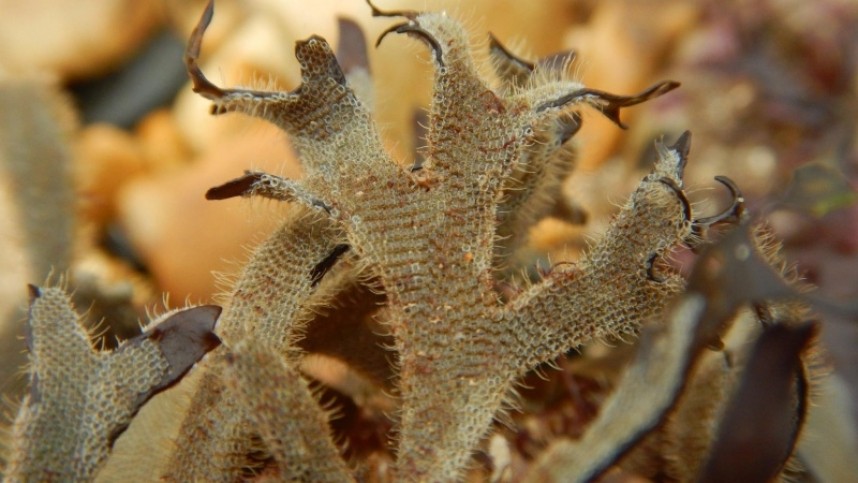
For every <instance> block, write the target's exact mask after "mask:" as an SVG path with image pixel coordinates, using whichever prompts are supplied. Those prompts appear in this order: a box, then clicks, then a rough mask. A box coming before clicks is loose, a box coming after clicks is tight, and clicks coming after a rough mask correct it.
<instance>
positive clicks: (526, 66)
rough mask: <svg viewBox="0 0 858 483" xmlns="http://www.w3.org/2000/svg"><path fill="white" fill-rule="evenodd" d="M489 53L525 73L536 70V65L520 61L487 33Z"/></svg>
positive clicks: (520, 59)
mask: <svg viewBox="0 0 858 483" xmlns="http://www.w3.org/2000/svg"><path fill="white" fill-rule="evenodd" d="M489 53H490V54H491V55H493V56H497V57H499V58H501V59H504V60H506V61H508V62H510V63H512V64H514V65H515V66H516V67H518V68H519V69H522V70H524V71H527V72H528V73H530V72H533V70H534V69H535V68H536V65H534V63H533V62H530V61H528V60H526V59H522V58H521V57H519V56H517V55H515V54H513V53H512V52H511V51H510V50H509V49H507V48H506V46H504V45H503V44H502V43H501V42H500V40H498V38H497V37H495V35H494V34H493V33H491V32H489Z"/></svg>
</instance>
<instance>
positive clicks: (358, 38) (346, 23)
mask: <svg viewBox="0 0 858 483" xmlns="http://www.w3.org/2000/svg"><path fill="white" fill-rule="evenodd" d="M337 26H338V27H339V31H340V41H339V43H338V44H337V60H338V61H339V63H340V67H341V68H342V70H343V72H345V73H346V74H350V73H351V72H353V71H355V70H359V69H363V70H365V71H367V72H369V57H367V52H366V37H365V36H364V34H363V29H361V28H360V25H358V24H357V23H355V22H354V21H352V20H349V19H347V18H342V17H341V18H339V19H338V22H337Z"/></svg>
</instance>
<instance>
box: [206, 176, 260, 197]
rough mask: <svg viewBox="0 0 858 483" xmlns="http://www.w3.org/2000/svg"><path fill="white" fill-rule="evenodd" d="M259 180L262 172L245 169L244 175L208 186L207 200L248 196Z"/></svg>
mask: <svg viewBox="0 0 858 483" xmlns="http://www.w3.org/2000/svg"><path fill="white" fill-rule="evenodd" d="M260 180H262V173H254V172H250V171H246V172H245V174H244V176H242V177H240V178H236V179H234V180H231V181H227V182H226V183H224V184H222V185H220V186H215V187H214V188H209V190H208V191H206V199H207V200H226V199H230V198H235V197H239V196H248V195H250V194H251V193H252V192H253V188H254V186H255V185H256V183H258V182H259V181H260Z"/></svg>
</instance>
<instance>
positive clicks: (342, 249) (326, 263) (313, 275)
mask: <svg viewBox="0 0 858 483" xmlns="http://www.w3.org/2000/svg"><path fill="white" fill-rule="evenodd" d="M349 248H350V247H349V246H348V245H346V244H340V245H337V246H335V247H334V249H333V250H331V253H330V254H328V256H326V257H325V258H323V259H322V260H321V261H320V262H319V263H317V264H316V266H315V267H313V269H312V270H310V284H311V285H312V286H314V287H315V286H316V285H318V284H319V282H321V281H322V278H323V277H324V276H325V274H326V273H328V272H329V271H330V270H331V268H333V267H334V265H335V264H336V263H337V260H339V259H340V257H342V256H343V255H344V254H345V253H346V252H347V251H349Z"/></svg>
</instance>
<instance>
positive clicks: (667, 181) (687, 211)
mask: <svg viewBox="0 0 858 483" xmlns="http://www.w3.org/2000/svg"><path fill="white" fill-rule="evenodd" d="M658 181H659V182H661V183H662V184H664V185H665V186H667V187H668V188H670V189H671V190H672V191H673V192H674V193H675V194H676V197H677V198H678V199H679V201H680V203H682V214H683V216H684V217H685V218H684V220H686V221H689V220H691V203H690V202H689V201H688V197H687V196H685V192H684V191H683V190H682V188H681V187H680V186H679V185H678V184H676V181H674V180H673V178H668V177H667V176H663V177H661V178H659V179H658Z"/></svg>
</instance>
